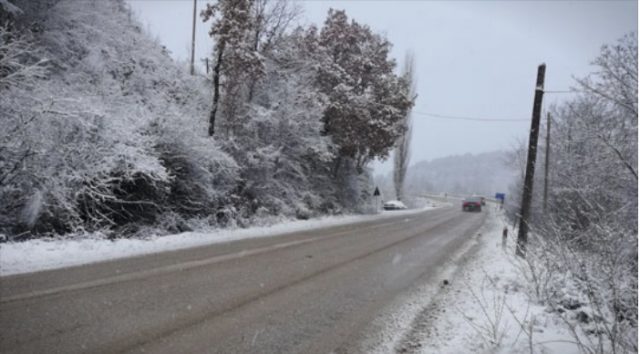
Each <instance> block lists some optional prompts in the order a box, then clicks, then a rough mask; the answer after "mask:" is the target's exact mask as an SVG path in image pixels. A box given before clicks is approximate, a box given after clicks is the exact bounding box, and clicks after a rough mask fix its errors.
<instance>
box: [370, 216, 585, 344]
mask: <svg viewBox="0 0 640 354" xmlns="http://www.w3.org/2000/svg"><path fill="white" fill-rule="evenodd" d="M494 208H495V207H494V206H493V205H491V206H490V207H488V208H486V209H491V210H489V212H490V216H489V218H488V220H487V222H486V223H485V225H484V226H483V228H482V229H480V230H478V233H477V234H476V236H475V237H474V239H473V240H471V241H470V242H468V243H467V245H465V246H464V247H463V249H461V250H460V251H459V252H458V253H457V254H456V255H454V256H453V257H452V258H451V260H450V262H449V264H447V265H446V266H444V267H443V268H442V269H439V270H438V271H437V272H436V273H435V274H437V276H436V278H437V279H438V282H437V283H436V282H432V283H431V284H422V285H419V286H417V287H416V288H415V289H413V290H412V291H410V292H409V293H408V294H406V295H405V296H404V297H403V298H399V299H397V300H396V301H395V302H394V304H392V305H391V306H389V308H388V309H385V311H384V313H383V314H382V315H381V316H380V317H379V318H378V319H377V320H376V321H374V323H373V324H372V326H371V329H370V330H371V332H372V333H374V334H372V335H370V337H369V338H367V339H366V340H365V341H364V342H363V343H362V347H361V350H363V351H366V352H369V353H389V352H400V353H452V354H453V353H562V354H572V353H580V351H579V348H578V347H577V345H576V344H575V343H574V340H573V337H572V335H571V333H570V332H569V330H568V327H567V326H566V324H565V323H563V320H562V319H561V318H560V317H559V316H557V314H556V313H555V312H551V311H548V308H547V307H545V306H543V305H540V304H537V303H536V302H535V300H534V296H528V294H527V292H528V291H529V290H528V289H529V286H528V285H529V284H527V283H526V280H524V279H523V276H522V273H521V272H520V269H521V267H523V266H525V265H526V263H524V262H523V261H521V260H520V259H517V258H516V257H515V255H514V250H515V235H514V233H513V230H512V228H511V227H509V226H508V225H507V223H506V222H505V221H504V218H503V216H502V214H501V212H500V211H496V210H494ZM505 226H506V227H508V229H509V237H508V240H507V244H506V247H505V248H503V246H502V241H501V239H502V230H503V227H505ZM445 282H446V284H445Z"/></svg>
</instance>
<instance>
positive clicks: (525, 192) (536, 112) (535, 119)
mask: <svg viewBox="0 0 640 354" xmlns="http://www.w3.org/2000/svg"><path fill="white" fill-rule="evenodd" d="M546 68H547V66H546V65H545V64H544V63H543V64H540V65H539V66H538V76H537V78H536V91H535V95H534V97H533V114H532V115H531V131H530V132H529V152H528V153H527V168H526V172H525V175H524V188H523V189H522V208H521V210H520V227H519V228H518V242H517V246H516V255H517V256H519V257H522V258H524V256H525V255H526V247H527V233H528V232H529V214H530V211H531V196H532V192H533V174H534V173H535V169H536V153H537V147H538V131H539V130H540V112H541V111H542V95H543V94H544V73H545V71H546Z"/></svg>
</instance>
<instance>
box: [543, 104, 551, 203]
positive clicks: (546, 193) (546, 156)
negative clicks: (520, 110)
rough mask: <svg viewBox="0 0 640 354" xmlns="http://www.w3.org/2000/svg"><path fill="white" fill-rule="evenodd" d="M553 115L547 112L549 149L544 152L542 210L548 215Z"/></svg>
mask: <svg viewBox="0 0 640 354" xmlns="http://www.w3.org/2000/svg"><path fill="white" fill-rule="evenodd" d="M550 138H551V113H550V112H547V141H546V143H547V148H546V149H545V150H544V199H543V203H542V210H543V211H544V213H545V214H546V213H547V200H548V196H549V155H550V153H551V140H550Z"/></svg>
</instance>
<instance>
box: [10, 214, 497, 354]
mask: <svg viewBox="0 0 640 354" xmlns="http://www.w3.org/2000/svg"><path fill="white" fill-rule="evenodd" d="M389 214H390V215H391V216H389V217H382V218H375V220H368V221H364V222H359V223H355V224H344V225H340V226H333V227H329V228H322V229H316V230H308V231H300V232H294V233H289V234H285V235H281V236H277V237H261V238H250V239H243V240H239V241H234V242H226V243H219V244H216V245H208V246H202V247H195V248H189V249H183V250H180V251H173V252H164V253H156V254H152V255H147V256H143V257H133V258H124V259H121V260H114V261H109V262H101V263H95V264H89V265H85V266H81V267H71V268H64V269H60V270H51V271H44V272H37V273H30V274H20V275H12V276H5V277H3V278H2V286H3V291H2V294H1V297H0V312H1V313H2V314H3V316H1V317H0V326H1V327H2V328H3V331H2V333H1V334H0V346H1V347H2V348H9V351H11V352H42V351H58V352H66V353H73V352H86V351H102V352H120V351H129V350H133V351H143V350H144V351H151V352H171V353H176V352H249V351H258V352H278V353H287V352H296V353H300V352H304V353H327V352H331V351H338V352H354V351H355V352H357V351H358V350H359V349H358V348H360V343H362V340H361V339H362V338H366V337H367V335H368V334H369V333H372V332H371V331H370V328H369V324H371V323H373V322H375V321H374V319H375V318H376V317H377V316H378V314H379V312H380V310H381V309H384V308H386V306H387V305H388V304H389V303H391V302H393V300H394V299H396V298H397V297H398V296H399V295H400V294H403V293H404V292H405V291H406V289H408V288H410V287H412V286H413V285H414V284H420V283H425V282H427V283H428V282H435V283H438V282H439V279H440V273H438V270H439V269H441V267H442V266H443V265H445V264H446V263H447V262H448V261H449V260H450V259H451V257H452V255H454V254H455V253H457V252H458V250H460V249H463V248H465V245H466V244H468V243H469V241H470V240H472V239H473V237H474V235H475V234H476V233H477V230H478V229H479V228H480V227H481V226H482V225H483V224H484V221H485V219H486V215H487V214H486V213H463V212H461V211H460V210H459V208H458V207H449V208H439V209H435V210H430V211H423V212H416V213H409V212H407V213H393V214H391V213H389Z"/></svg>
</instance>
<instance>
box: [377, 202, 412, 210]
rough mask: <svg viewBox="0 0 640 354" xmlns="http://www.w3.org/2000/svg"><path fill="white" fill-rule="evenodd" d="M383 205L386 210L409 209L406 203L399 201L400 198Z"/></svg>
mask: <svg viewBox="0 0 640 354" xmlns="http://www.w3.org/2000/svg"><path fill="white" fill-rule="evenodd" d="M382 207H383V208H384V210H403V209H407V206H406V205H404V203H403V202H401V201H399V200H390V201H388V202H386V203H384V205H383V206H382Z"/></svg>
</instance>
